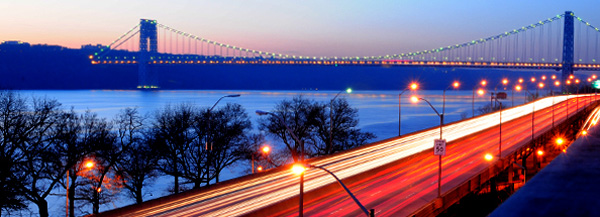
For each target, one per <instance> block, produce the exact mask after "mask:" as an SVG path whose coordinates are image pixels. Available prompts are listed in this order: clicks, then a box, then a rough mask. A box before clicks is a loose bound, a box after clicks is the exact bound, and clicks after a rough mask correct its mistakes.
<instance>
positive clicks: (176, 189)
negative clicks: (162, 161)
mask: <svg viewBox="0 0 600 217" xmlns="http://www.w3.org/2000/svg"><path fill="white" fill-rule="evenodd" d="M173 190H174V192H175V194H178V193H179V176H178V175H175V189H173Z"/></svg>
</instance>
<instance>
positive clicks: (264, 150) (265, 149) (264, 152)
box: [252, 145, 271, 174]
mask: <svg viewBox="0 0 600 217" xmlns="http://www.w3.org/2000/svg"><path fill="white" fill-rule="evenodd" d="M260 152H261V154H262V155H264V156H267V157H268V155H269V152H271V147H269V146H266V145H265V146H263V147H262V148H261V149H260ZM254 155H255V153H254V152H253V153H252V173H253V174H254V161H255V160H254ZM257 161H260V160H259V159H257ZM257 169H258V172H260V171H262V169H263V168H262V166H258V168H257Z"/></svg>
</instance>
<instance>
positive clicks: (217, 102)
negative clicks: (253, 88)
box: [204, 94, 254, 185]
mask: <svg viewBox="0 0 600 217" xmlns="http://www.w3.org/2000/svg"><path fill="white" fill-rule="evenodd" d="M240 96H241V95H240V94H230V95H225V96H222V97H221V98H219V99H218V100H217V101H216V102H215V104H213V106H212V107H210V109H208V110H207V111H206V115H207V118H208V119H207V122H208V130H211V131H212V128H211V126H210V125H211V123H212V118H211V112H212V110H213V109H214V108H215V107H216V106H217V104H219V102H221V100H222V99H223V98H228V97H240ZM210 139H211V138H210V136H209V135H206V140H205V141H204V142H205V144H204V150H207V151H209V152H210V151H212V149H213V144H212V141H211V142H210V149H209V148H208V143H209V142H208V140H210ZM207 155H208V159H209V160H207V161H206V185H208V184H210V180H209V177H210V175H209V173H210V158H211V155H210V153H208V154H207ZM252 170H254V168H252Z"/></svg>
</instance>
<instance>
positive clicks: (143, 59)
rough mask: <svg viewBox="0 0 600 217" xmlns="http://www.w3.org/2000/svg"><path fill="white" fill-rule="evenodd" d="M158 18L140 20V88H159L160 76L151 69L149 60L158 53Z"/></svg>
mask: <svg viewBox="0 0 600 217" xmlns="http://www.w3.org/2000/svg"><path fill="white" fill-rule="evenodd" d="M157 36H158V34H157V31H156V20H149V19H141V20H140V54H139V55H140V56H139V58H138V63H139V64H138V67H139V68H138V88H142V89H148V88H158V78H157V76H156V72H155V71H154V70H149V69H150V68H149V66H148V62H149V61H150V57H151V56H153V54H156V53H157V40H156V39H157Z"/></svg>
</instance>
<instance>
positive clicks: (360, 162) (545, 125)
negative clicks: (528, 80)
mask: <svg viewBox="0 0 600 217" xmlns="http://www.w3.org/2000/svg"><path fill="white" fill-rule="evenodd" d="M593 98H594V96H593V95H587V96H586V95H579V97H575V96H570V97H569V100H568V107H567V96H557V97H554V98H552V97H546V98H543V99H540V100H537V101H535V102H534V103H528V104H525V105H520V106H515V107H513V108H510V109H505V110H503V111H502V112H501V116H502V117H501V118H502V123H503V124H502V155H503V156H506V155H508V154H510V152H511V151H513V150H515V149H517V148H518V147H520V146H521V145H523V144H525V143H526V142H527V141H529V140H530V139H531V124H532V123H531V112H532V110H533V108H534V107H535V110H536V111H537V112H536V113H535V123H534V126H535V128H534V130H535V133H536V135H538V134H541V132H543V131H547V130H548V129H550V128H551V127H552V114H553V112H552V108H551V106H552V105H553V104H556V106H555V108H554V120H555V122H556V123H560V122H561V121H564V120H565V118H566V116H567V110H568V112H569V114H571V115H572V113H574V112H575V110H576V109H577V106H579V109H581V108H583V107H584V105H585V104H587V103H590V102H591V100H590V99H593ZM577 101H579V102H577ZM432 112H433V111H432ZM499 123H500V113H499V112H496V113H491V114H487V115H483V116H479V117H475V118H472V119H467V120H464V121H461V122H457V123H451V124H448V125H446V126H444V127H443V138H444V139H446V140H447V141H448V144H449V145H448V147H447V150H446V156H444V157H443V159H442V168H443V172H442V194H443V193H444V192H445V191H447V190H449V189H452V188H453V187H455V186H456V185H458V184H460V183H463V182H464V181H466V180H468V179H469V178H470V177H472V176H473V175H475V174H478V173H479V172H480V171H481V170H482V169H485V168H487V167H488V166H489V164H490V162H489V161H486V160H485V159H484V155H485V154H487V153H490V154H493V155H495V156H496V157H497V155H498V147H499V127H498V125H499ZM439 133H440V132H439V128H438V127H436V128H431V129H427V130H424V131H420V132H416V133H412V134H408V135H405V136H402V137H400V138H397V137H396V138H392V139H388V140H383V141H380V142H376V143H372V144H369V145H365V146H363V147H360V148H357V149H352V150H349V151H346V152H342V153H338V154H335V155H333V156H330V157H326V158H318V159H310V160H308V161H307V163H309V164H312V165H318V166H322V167H324V168H326V169H328V170H330V171H332V172H333V173H334V174H336V175H337V176H338V177H339V178H340V179H342V180H343V179H344V178H347V177H365V178H361V179H356V178H353V179H352V181H351V182H348V183H346V184H347V185H348V187H349V188H350V190H351V191H352V192H353V193H354V194H355V195H356V197H357V198H358V200H360V201H361V203H362V204H363V205H364V206H365V207H366V208H367V209H375V215H376V216H406V215H409V214H410V213H412V212H414V211H415V210H417V209H419V208H420V207H422V206H423V205H425V204H427V203H429V202H430V201H432V200H434V199H435V198H436V197H437V186H438V185H437V180H438V157H437V156H433V153H432V152H433V151H432V147H433V140H434V139H438V138H439ZM471 134H473V135H472V136H471ZM423 151H427V152H426V153H427V154H423V153H421V154H417V153H420V152H423ZM429 152H431V153H429ZM424 153H425V152H424ZM415 154H417V155H415ZM409 156H410V157H409ZM415 156H416V157H415ZM298 182H299V178H298V176H297V175H295V174H293V173H292V172H291V170H290V169H289V167H287V168H279V169H275V170H271V171H267V172H264V173H261V174H257V175H252V176H248V177H242V178H238V179H234V180H230V181H227V182H224V183H220V184H218V185H214V186H212V187H210V188H208V189H200V190H193V191H190V192H187V193H184V194H180V195H174V196H171V197H165V198H161V199H159V200H154V201H150V202H147V203H146V204H145V205H142V206H133V207H125V208H122V209H120V210H116V211H113V212H105V213H102V214H100V215H107V216H109V215H122V216H243V215H260V216H297V215H298V213H297V212H298V202H297V197H298V193H299V189H298V186H299V185H298ZM335 182H336V181H335V179H334V178H333V177H332V176H331V175H329V174H327V173H325V172H324V171H321V170H318V169H309V170H307V171H306V172H305V184H304V190H305V192H307V194H308V193H309V192H311V191H312V192H319V191H313V190H315V189H318V188H320V187H322V186H332V185H331V184H335ZM344 182H346V180H344ZM321 191H322V192H320V193H319V194H315V195H317V196H313V197H307V198H305V203H304V204H305V205H304V213H305V215H307V216H364V213H362V211H361V210H360V208H359V207H358V206H357V205H356V204H354V202H353V201H352V200H351V199H350V198H349V197H348V196H347V194H346V193H345V192H343V191H342V189H341V187H339V186H338V185H337V184H335V188H331V187H328V188H326V190H321ZM286 200H287V201H288V203H278V202H282V201H286ZM265 207H268V208H266V209H265Z"/></svg>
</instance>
